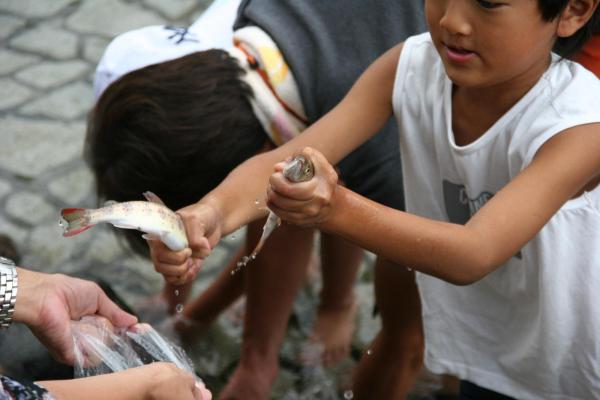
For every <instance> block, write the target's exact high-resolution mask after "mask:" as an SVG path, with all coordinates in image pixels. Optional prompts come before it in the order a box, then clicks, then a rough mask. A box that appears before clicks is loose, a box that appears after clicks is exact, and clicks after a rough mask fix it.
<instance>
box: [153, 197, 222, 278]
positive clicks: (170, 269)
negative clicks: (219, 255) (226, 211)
mask: <svg viewBox="0 0 600 400" xmlns="http://www.w3.org/2000/svg"><path fill="white" fill-rule="evenodd" d="M177 214H179V215H180V216H181V219H182V221H183V225H184V226H185V230H186V235H187V239H188V243H189V247H188V248H186V249H183V250H181V251H172V250H170V249H169V248H168V247H166V246H165V245H164V244H163V243H162V242H160V241H149V242H148V244H149V246H150V256H151V259H152V262H153V264H154V268H155V269H156V271H157V272H159V273H161V274H162V275H163V276H164V278H165V280H166V281H167V282H168V283H170V284H172V285H183V284H185V283H188V282H190V281H192V280H193V279H194V278H195V277H196V275H198V272H200V268H201V266H202V261H203V259H204V258H206V257H207V256H208V255H209V254H210V252H211V250H212V248H213V247H214V246H215V245H216V244H217V243H218V241H219V239H220V237H221V231H220V225H219V223H218V221H219V218H218V214H217V212H216V211H215V210H214V208H212V207H210V206H208V205H205V204H201V203H197V204H192V205H190V206H187V207H184V208H182V209H180V210H179V211H177Z"/></svg>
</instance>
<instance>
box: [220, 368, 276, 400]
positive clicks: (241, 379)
mask: <svg viewBox="0 0 600 400" xmlns="http://www.w3.org/2000/svg"><path fill="white" fill-rule="evenodd" d="M276 376H277V370H274V371H272V372H271V373H268V372H266V371H265V369H264V368H262V369H259V370H255V369H252V368H246V367H243V366H241V365H238V366H237V368H236V369H235V371H234V372H233V375H231V377H230V378H229V382H227V385H226V386H225V388H224V389H223V390H222V391H221V393H220V395H219V399H220V400H264V399H268V398H269V394H270V393H271V386H272V385H273V382H274V381H275V377H276Z"/></svg>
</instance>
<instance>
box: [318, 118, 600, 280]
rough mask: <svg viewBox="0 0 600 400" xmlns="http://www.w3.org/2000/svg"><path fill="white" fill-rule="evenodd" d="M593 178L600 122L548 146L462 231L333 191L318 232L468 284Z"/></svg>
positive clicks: (599, 163) (598, 171) (599, 172)
mask: <svg viewBox="0 0 600 400" xmlns="http://www.w3.org/2000/svg"><path fill="white" fill-rule="evenodd" d="M599 177H600V124H589V125H582V126H578V127H575V128H571V129H569V130H567V131H564V132H562V133H560V134H558V135H556V136H555V137H553V138H552V139H550V140H548V142H546V143H545V144H544V145H543V146H542V148H541V149H540V150H539V151H538V153H537V155H536V156H535V158H534V160H533V161H532V163H531V164H530V165H529V166H528V167H527V168H526V169H525V170H523V172H521V173H520V174H519V175H518V176H517V177H516V178H515V179H513V181H511V182H510V183H509V184H507V185H506V186H505V187H504V188H503V189H502V190H501V191H500V192H498V193H497V194H496V195H495V196H494V197H493V198H492V199H491V200H490V201H489V202H488V203H487V204H486V205H485V206H484V207H482V208H481V209H480V210H479V211H478V212H477V214H475V215H474V216H473V217H472V218H471V219H470V220H469V221H468V222H467V224H466V225H458V224H453V223H448V222H441V221H435V220H431V219H427V218H422V217H418V216H415V215H411V214H408V213H404V212H400V211H396V210H393V209H390V208H386V207H384V206H381V205H379V204H377V203H374V202H372V201H370V200H368V199H365V198H363V197H361V196H359V195H357V194H355V193H352V192H350V191H348V190H347V189H345V188H342V187H337V188H336V190H335V192H336V194H335V199H334V201H335V203H336V204H335V206H334V207H331V210H332V211H331V213H330V216H329V218H328V219H327V221H326V222H324V223H323V224H322V225H321V226H320V227H321V228H322V229H324V230H328V231H332V232H335V233H339V234H341V235H342V236H344V237H346V238H348V239H350V240H352V241H354V242H356V243H357V244H359V245H361V246H363V247H364V248H366V249H368V250H371V251H373V252H375V253H377V254H380V255H382V256H383V257H385V258H388V259H390V260H393V261H395V262H397V263H399V264H402V265H407V266H411V267H413V268H414V269H416V270H419V271H422V272H424V273H427V274H430V275H433V276H437V277H439V278H441V279H444V280H446V281H449V282H452V283H456V284H469V283H472V282H475V281H477V280H479V279H481V278H483V277H484V276H486V275H487V274H489V273H491V272H492V271H494V270H495V269H496V268H498V267H499V266H500V265H502V264H503V263H504V262H506V261H507V260H508V259H509V258H510V257H512V256H513V255H514V254H515V253H517V252H518V251H519V250H520V249H521V248H522V247H523V246H524V245H525V244H526V243H527V242H528V241H529V240H531V238H533V236H535V235H536V234H537V233H538V232H539V231H540V230H541V229H542V227H543V226H544V225H545V224H546V223H547V222H548V221H549V220H550V218H552V216H553V215H554V214H555V213H556V212H557V211H558V210H559V209H560V208H561V207H562V206H563V204H564V203H565V202H567V201H568V200H569V199H571V198H573V197H574V196H576V195H577V194H578V193H580V192H581V189H582V188H583V187H585V186H586V185H587V190H591V189H592V187H591V186H592V185H590V183H591V184H594V183H596V184H597V181H598V178H599Z"/></svg>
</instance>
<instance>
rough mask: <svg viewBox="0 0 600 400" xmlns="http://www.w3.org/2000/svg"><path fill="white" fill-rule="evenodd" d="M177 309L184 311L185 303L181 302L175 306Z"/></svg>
mask: <svg viewBox="0 0 600 400" xmlns="http://www.w3.org/2000/svg"><path fill="white" fill-rule="evenodd" d="M175 311H177V312H178V313H180V312H182V311H183V304H181V303H179V304H177V305H176V306H175Z"/></svg>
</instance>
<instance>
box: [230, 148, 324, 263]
mask: <svg viewBox="0 0 600 400" xmlns="http://www.w3.org/2000/svg"><path fill="white" fill-rule="evenodd" d="M314 174H315V167H314V165H313V163H312V162H311V161H310V160H309V159H308V158H306V157H304V156H296V157H294V158H293V159H292V160H291V161H289V162H288V163H287V164H286V165H285V167H284V168H283V176H285V177H286V178H287V179H288V180H289V181H291V182H305V181H309V180H311V179H312V177H313V176H314ZM279 225H281V219H280V218H279V217H278V216H277V214H275V213H274V212H273V211H269V216H268V217H267V222H265V225H264V226H263V232H262V235H261V236H260V240H259V241H258V244H257V245H256V247H255V248H254V251H252V253H251V254H250V255H249V256H245V257H243V258H242V261H240V262H239V263H238V266H242V265H246V264H247V263H248V262H249V261H251V260H254V259H255V258H256V255H257V254H258V253H259V252H260V250H261V249H262V247H263V245H264V244H265V242H266V241H267V238H268V237H269V235H270V234H271V232H273V230H274V229H275V228H277V227H278V226H279Z"/></svg>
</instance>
